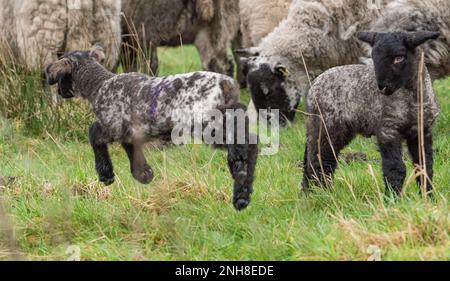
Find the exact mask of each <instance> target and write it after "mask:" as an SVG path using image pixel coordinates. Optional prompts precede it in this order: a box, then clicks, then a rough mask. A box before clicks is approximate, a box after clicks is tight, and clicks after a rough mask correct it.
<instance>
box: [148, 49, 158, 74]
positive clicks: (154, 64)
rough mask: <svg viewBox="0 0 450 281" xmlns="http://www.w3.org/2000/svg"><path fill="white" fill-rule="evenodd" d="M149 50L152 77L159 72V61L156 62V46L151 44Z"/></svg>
mask: <svg viewBox="0 0 450 281" xmlns="http://www.w3.org/2000/svg"><path fill="white" fill-rule="evenodd" d="M151 45H152V46H151V50H150V52H151V53H150V69H151V71H152V74H153V76H158V71H159V60H158V46H156V45H155V44H154V43H151Z"/></svg>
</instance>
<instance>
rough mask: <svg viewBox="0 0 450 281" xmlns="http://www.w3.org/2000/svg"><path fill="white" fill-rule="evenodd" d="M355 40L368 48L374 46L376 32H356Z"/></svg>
mask: <svg viewBox="0 0 450 281" xmlns="http://www.w3.org/2000/svg"><path fill="white" fill-rule="evenodd" d="M355 36H356V38H358V40H360V41H363V42H366V43H368V44H369V45H370V46H373V45H375V42H376V40H377V36H378V33H377V32H367V31H361V32H357V33H356V34H355Z"/></svg>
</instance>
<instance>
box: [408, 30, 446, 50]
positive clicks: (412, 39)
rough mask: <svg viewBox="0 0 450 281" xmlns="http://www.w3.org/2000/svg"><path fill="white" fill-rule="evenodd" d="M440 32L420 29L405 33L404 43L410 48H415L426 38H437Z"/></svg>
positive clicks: (426, 39)
mask: <svg viewBox="0 0 450 281" xmlns="http://www.w3.org/2000/svg"><path fill="white" fill-rule="evenodd" d="M440 35H441V34H440V33H439V32H430V31H420V32H413V33H409V34H408V35H406V44H408V46H410V47H412V48H416V47H418V46H420V45H422V44H423V43H425V42H426V41H428V40H434V39H437V38H438V37H439V36H440Z"/></svg>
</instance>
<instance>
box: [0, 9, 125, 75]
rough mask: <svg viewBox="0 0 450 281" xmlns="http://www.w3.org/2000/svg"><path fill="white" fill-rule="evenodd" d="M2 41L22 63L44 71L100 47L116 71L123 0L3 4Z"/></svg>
mask: <svg viewBox="0 0 450 281" xmlns="http://www.w3.org/2000/svg"><path fill="white" fill-rule="evenodd" d="M0 6H1V7H0V9H2V11H1V14H2V15H3V17H2V19H1V20H0V28H1V31H0V32H3V35H2V37H3V38H6V40H7V42H9V43H10V44H12V45H13V46H11V47H12V48H13V49H17V54H16V55H17V56H18V58H19V60H20V61H21V62H23V63H25V64H26V65H28V66H30V67H40V66H42V65H47V64H48V63H50V62H52V61H54V60H55V59H57V54H62V53H64V52H67V51H73V50H83V49H88V48H90V47H91V46H92V45H94V44H100V45H101V46H102V47H103V48H104V49H105V51H106V54H107V56H106V60H105V65H106V66H108V67H109V68H112V67H113V66H114V65H115V64H116V61H117V58H118V56H119V50H120V43H121V31H120V20H121V17H120V12H121V0H101V1H100V0H69V1H66V0H33V1H28V0H0Z"/></svg>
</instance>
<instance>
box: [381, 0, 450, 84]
mask: <svg viewBox="0 0 450 281" xmlns="http://www.w3.org/2000/svg"><path fill="white" fill-rule="evenodd" d="M372 29H373V30H374V31H424V30H426V31H438V32H440V33H441V36H440V37H439V38H438V39H437V40H434V41H430V42H427V43H426V44H425V45H424V49H425V50H426V52H425V56H426V62H427V66H428V70H429V71H430V74H431V76H432V78H433V79H436V78H442V77H446V76H449V75H450V0H427V1H422V0H396V1H395V2H392V3H390V4H389V5H388V6H387V8H386V12H385V13H384V14H383V17H382V18H381V19H380V20H379V21H377V22H376V23H375V24H374V26H373V28H372Z"/></svg>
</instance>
